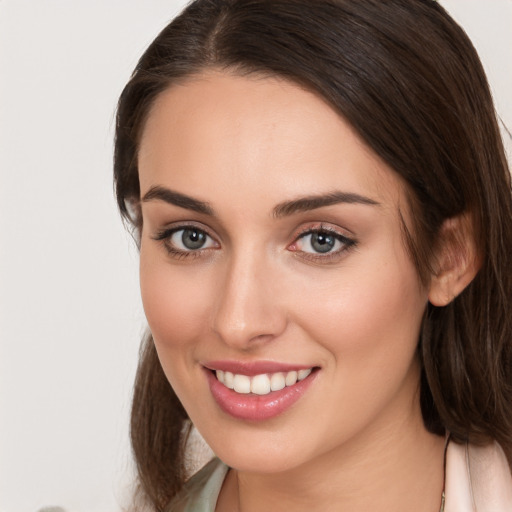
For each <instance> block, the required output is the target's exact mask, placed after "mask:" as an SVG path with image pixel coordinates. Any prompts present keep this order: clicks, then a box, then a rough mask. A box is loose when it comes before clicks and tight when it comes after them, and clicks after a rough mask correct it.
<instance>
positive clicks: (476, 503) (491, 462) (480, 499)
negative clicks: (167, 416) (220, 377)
mask: <svg viewBox="0 0 512 512" xmlns="http://www.w3.org/2000/svg"><path fill="white" fill-rule="evenodd" d="M228 469H229V468H228V466H226V465H225V464H224V463H223V462H221V461H220V460H219V459H217V458H215V459H212V460H211V461H210V462H209V463H208V464H207V465H206V466H205V467H204V468H203V469H201V471H199V472H198V473H196V474H195V475H194V476H193V477H192V478H191V479H190V480H189V481H188V482H187V483H186V484H185V488H184V489H183V491H182V492H181V493H180V494H179V496H178V497H177V498H176V499H175V500H173V502H172V503H171V505H170V506H169V508H168V509H167V511H168V512H215V505H216V503H217V498H218V496H219V493H220V489H221V487H222V483H223V482H224V478H225V477H226V474H227V472H228ZM444 512H512V475H511V472H510V468H509V466H508V463H507V459H506V457H505V454H504V453H503V450H502V449H501V447H500V446H499V445H498V444H497V443H494V444H491V445H488V446H485V447H477V446H474V445H469V446H468V445H459V444H456V443H454V442H450V443H449V444H448V447H447V452H446V475H445V506H444Z"/></svg>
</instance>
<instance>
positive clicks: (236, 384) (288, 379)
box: [215, 368, 312, 395]
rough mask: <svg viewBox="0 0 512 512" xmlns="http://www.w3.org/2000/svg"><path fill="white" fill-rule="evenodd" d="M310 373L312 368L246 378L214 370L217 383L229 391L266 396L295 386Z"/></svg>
mask: <svg viewBox="0 0 512 512" xmlns="http://www.w3.org/2000/svg"><path fill="white" fill-rule="evenodd" d="M311 371H312V368H308V369H307V370H299V371H295V370H293V371H291V372H288V373H283V372H277V373H272V374H266V373H262V374H260V375H255V376H254V377H248V376H247V375H241V374H233V373H231V372H224V371H222V370H216V371H215V375H216V376H217V380H218V381H219V382H221V383H222V384H224V386H226V387H227V388H229V389H234V390H235V391H236V392H237V393H242V394H244V395H246V394H248V393H254V394H255V395H268V394H269V393H270V392H271V391H279V390H281V389H283V388H284V387H286V386H288V387H290V386H293V385H294V384H297V382H298V381H301V380H304V379H305V378H306V377H307V376H308V375H309V374H310V373H311Z"/></svg>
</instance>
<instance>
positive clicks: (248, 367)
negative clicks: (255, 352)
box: [202, 360, 314, 377]
mask: <svg viewBox="0 0 512 512" xmlns="http://www.w3.org/2000/svg"><path fill="white" fill-rule="evenodd" d="M202 364H203V366H204V367H205V368H208V369H209V370H222V371H224V372H231V373H234V374H239V375H247V376H248V377H252V376H254V375H261V374H263V373H277V372H283V373H286V372H291V371H298V370H307V369H309V368H313V367H314V366H313V365H308V364H293V363H280V362H277V361H233V360H223V361H206V362H204V363H202Z"/></svg>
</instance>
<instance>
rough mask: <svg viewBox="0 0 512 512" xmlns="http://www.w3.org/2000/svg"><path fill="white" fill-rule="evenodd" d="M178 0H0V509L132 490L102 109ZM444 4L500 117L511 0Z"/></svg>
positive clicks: (131, 306)
mask: <svg viewBox="0 0 512 512" xmlns="http://www.w3.org/2000/svg"><path fill="white" fill-rule="evenodd" d="M184 3H185V2H184V1H182V0H174V1H172V0H165V1H164V0H109V1H104V0H103V1H100V0H87V1H86V0H67V1H66V0H60V1H58V0H0V512H25V511H27V512H32V511H36V510H38V509H39V508H41V507H43V506H49V505H61V506H63V507H65V508H66V509H67V510H69V511H70V512H107V511H112V512H115V511H118V510H120V509H121V505H122V503H123V502H126V496H128V495H129V490H130V481H131V469H130V450H129V445H128V436H127V431H128V412H129V401H130V393H131V386H132V380H133V375H134V372H135V367H136V360H137V350H138V345H139V339H140V336H141V333H142V332H143V329H144V323H145V322H144V315H143V312H142V307H141V305H140V300H139V297H138V278H137V253H136V251H135V249H134V248H133V245H132V242H131V239H130V237H129V236H128V235H127V234H126V233H125V232H124V231H123V228H122V225H121V222H120V220H119V218H118V215H117V212H116V208H115V203H114V198H113V190H112V183H111V161H112V125H113V116H114V109H115V103H116V99H117V96H118V95H119V93H120V91H121V89H122V87H123V84H124V83H125V81H126V80H127V78H128V76H129V74H130V72H131V70H132V68H133V67H134V65H135V63H136V60H137V58H138V57H139V55H140V54H141V53H142V51H143V50H144V48H145V47H146V46H147V45H148V44H149V42H150V41H151V40H152V38H153V37H154V36H155V35H156V34H157V32H158V31H159V30H160V29H161V28H163V26H164V25H165V24H166V22H167V21H168V20H169V19H171V18H172V17H173V16H174V15H175V14H176V13H177V12H178V11H179V9H180V8H181V7H182V6H183V5H184ZM441 3H442V4H443V5H445V6H446V7H447V8H448V10H449V11H450V12H452V14H453V15H454V17H455V18H456V19H457V20H458V21H459V22H460V23H461V24H462V25H463V26H464V27H465V28H466V30H467V32H468V33H469V35H470V36H471V37H472V39H473V41H474V43H475V45H476V47H477V49H478V50H479V52H480V54H481V56H482V59H483V61H484V64H485V67H486V69H487V71H488V74H489V78H490V81H491V84H492V88H493V91H494V93H495V98H496V102H497V107H498V112H499V113H500V115H501V116H502V118H503V120H504V121H505V122H506V123H507V125H508V126H509V128H510V127H512V101H511V92H510V91H512V0H486V1H483V0H444V1H442V2H441ZM507 145H508V148H509V151H510V147H511V144H510V139H509V140H508V141H507Z"/></svg>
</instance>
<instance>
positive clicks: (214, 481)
mask: <svg viewBox="0 0 512 512" xmlns="http://www.w3.org/2000/svg"><path fill="white" fill-rule="evenodd" d="M228 469H229V468H228V467H227V466H226V465H225V464H224V463H223V462H221V461H220V460H219V459H217V458H214V459H212V460H211V461H210V462H208V464H206V466H204V467H203V468H202V469H201V470H200V471H198V472H197V473H196V474H195V475H194V476H192V478H190V479H189V480H187V482H186V483H185V485H184V487H183V489H182V490H181V492H180V493H179V494H178V495H177V496H176V497H175V498H174V499H173V500H172V502H171V503H170V505H169V507H168V508H167V510H166V512H214V511H215V504H216V503H217V498H218V496H219V492H220V489H221V487H222V483H223V482H224V478H225V476H226V473H227V472H228Z"/></svg>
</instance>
